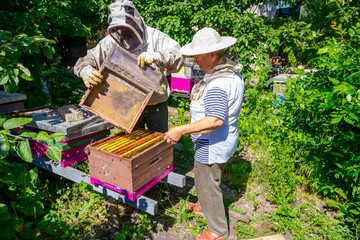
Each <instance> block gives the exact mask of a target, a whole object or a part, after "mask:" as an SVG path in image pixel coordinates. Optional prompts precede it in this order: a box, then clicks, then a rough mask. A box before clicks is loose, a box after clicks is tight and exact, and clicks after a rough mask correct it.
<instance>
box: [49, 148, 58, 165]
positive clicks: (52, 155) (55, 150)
mask: <svg viewBox="0 0 360 240" xmlns="http://www.w3.org/2000/svg"><path fill="white" fill-rule="evenodd" d="M46 156H47V157H48V158H50V159H53V160H55V161H58V162H60V161H61V151H60V150H59V149H58V148H56V147H50V148H48V149H47V150H46Z"/></svg>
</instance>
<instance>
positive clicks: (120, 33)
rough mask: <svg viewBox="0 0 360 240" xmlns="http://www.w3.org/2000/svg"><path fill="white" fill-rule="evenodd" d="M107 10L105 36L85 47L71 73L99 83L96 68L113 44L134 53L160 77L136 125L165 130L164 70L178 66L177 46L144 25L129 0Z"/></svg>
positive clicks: (166, 89)
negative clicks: (85, 52)
mask: <svg viewBox="0 0 360 240" xmlns="http://www.w3.org/2000/svg"><path fill="white" fill-rule="evenodd" d="M108 10H109V16H108V22H109V27H108V29H107V31H108V33H109V35H107V36H106V37H104V38H103V39H101V40H100V42H99V43H98V44H97V45H96V46H95V47H94V48H92V49H90V50H88V51H87V54H86V56H84V57H82V58H79V60H78V61H77V63H76V64H75V67H74V73H75V75H76V76H78V77H80V78H82V79H83V81H84V84H85V85H86V87H87V88H91V87H92V86H96V85H98V84H99V83H101V81H102V75H101V74H100V72H99V71H98V70H99V69H100V66H101V65H102V63H103V62H104V60H105V59H106V57H107V55H108V54H109V52H110V49H111V48H112V47H113V46H114V45H115V44H118V45H119V46H120V47H122V48H124V49H126V50H127V51H129V52H131V53H132V54H135V55H137V56H138V59H137V62H138V65H139V66H141V67H143V68H144V67H146V66H145V65H146V64H149V65H151V66H152V67H154V68H156V69H159V70H160V71H161V72H162V73H163V78H162V80H161V81H160V84H159V86H158V87H157V89H156V90H155V92H154V93H153V95H152V97H151V98H150V100H149V102H148V105H147V106H146V108H145V109H144V111H143V113H142V115H141V116H140V118H139V120H138V122H137V124H136V127H140V128H144V127H145V124H146V125H147V127H148V129H149V130H153V131H157V132H166V131H167V130H168V109H167V100H168V98H169V95H170V88H169V84H168V82H167V79H166V72H168V73H175V72H178V70H179V69H180V68H181V66H182V64H183V62H184V59H183V56H182V55H181V54H180V53H179V49H180V45H179V43H178V42H176V41H175V40H173V39H172V38H170V37H169V36H168V35H166V34H165V33H163V32H161V31H159V30H157V29H155V28H152V27H149V26H147V25H146V24H145V23H144V20H143V18H142V17H141V16H140V14H139V12H138V11H137V9H136V8H135V6H134V4H133V3H132V2H131V1H127V0H117V1H115V2H114V3H112V4H110V5H109V8H108Z"/></svg>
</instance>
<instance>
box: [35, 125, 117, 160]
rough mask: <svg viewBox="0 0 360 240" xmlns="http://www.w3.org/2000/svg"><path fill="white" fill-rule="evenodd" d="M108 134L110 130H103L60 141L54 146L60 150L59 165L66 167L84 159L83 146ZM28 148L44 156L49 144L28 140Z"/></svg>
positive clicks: (85, 156)
mask: <svg viewBox="0 0 360 240" xmlns="http://www.w3.org/2000/svg"><path fill="white" fill-rule="evenodd" d="M109 134H110V130H103V131H100V132H96V133H92V134H88V135H85V136H82V137H79V138H75V139H71V140H68V141H60V144H58V145H57V146H56V147H58V148H59V149H60V150H61V161H60V164H61V166H62V167H68V166H71V165H73V164H75V163H78V162H81V161H83V160H85V159H86V158H87V155H86V153H85V148H86V147H87V146H88V145H89V144H91V143H94V142H96V141H99V140H101V139H103V138H105V137H107V136H108V135H109ZM30 148H31V151H32V152H33V153H35V154H36V155H37V156H46V150H47V149H48V148H49V146H46V145H43V144H41V143H38V142H36V141H30Z"/></svg>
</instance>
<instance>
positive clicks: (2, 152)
mask: <svg viewBox="0 0 360 240" xmlns="http://www.w3.org/2000/svg"><path fill="white" fill-rule="evenodd" d="M9 149H10V144H9V141H8V138H7V137H6V136H5V134H3V133H0V159H3V158H5V157H6V156H7V155H8V152H9Z"/></svg>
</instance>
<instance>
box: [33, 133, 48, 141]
mask: <svg viewBox="0 0 360 240" xmlns="http://www.w3.org/2000/svg"><path fill="white" fill-rule="evenodd" d="M36 139H38V140H40V141H44V142H47V141H50V140H51V138H50V137H49V134H48V133H47V132H44V131H41V132H39V133H38V134H37V136H36Z"/></svg>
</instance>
